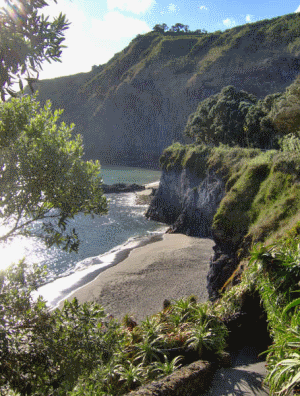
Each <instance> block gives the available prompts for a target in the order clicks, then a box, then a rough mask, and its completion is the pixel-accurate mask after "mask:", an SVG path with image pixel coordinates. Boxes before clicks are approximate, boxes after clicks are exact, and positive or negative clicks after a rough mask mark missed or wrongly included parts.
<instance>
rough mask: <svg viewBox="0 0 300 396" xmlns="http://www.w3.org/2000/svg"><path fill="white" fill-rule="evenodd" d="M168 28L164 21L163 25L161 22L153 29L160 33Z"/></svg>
mask: <svg viewBox="0 0 300 396" xmlns="http://www.w3.org/2000/svg"><path fill="white" fill-rule="evenodd" d="M168 29H169V28H168V26H167V25H166V24H165V23H163V24H161V25H160V24H157V25H155V26H154V28H153V31H154V32H159V33H164V32H165V31H166V30H168Z"/></svg>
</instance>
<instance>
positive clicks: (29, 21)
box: [0, 0, 69, 101]
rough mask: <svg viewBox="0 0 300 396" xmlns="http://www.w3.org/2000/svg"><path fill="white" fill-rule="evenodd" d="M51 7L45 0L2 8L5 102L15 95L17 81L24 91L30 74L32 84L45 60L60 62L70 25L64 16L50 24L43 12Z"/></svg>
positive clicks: (0, 81)
mask: <svg viewBox="0 0 300 396" xmlns="http://www.w3.org/2000/svg"><path fill="white" fill-rule="evenodd" d="M54 1H55V2H56V0H54ZM47 5H48V3H47V2H46V1H44V0H31V1H27V0H18V1H17V2H14V1H11V0H4V7H2V8H1V9H0V31H1V39H0V53H1V61H0V94H1V99H2V100H3V101H4V99H5V95H6V93H8V94H11V95H13V96H14V95H15V92H14V91H13V90H12V88H11V86H12V84H13V83H14V82H15V79H16V78H17V79H18V80H19V84H20V89H21V90H22V89H23V84H22V79H21V76H22V75H24V74H25V73H27V82H28V83H29V84H30V85H31V84H32V82H33V81H35V79H36V78H37V76H38V71H39V70H40V69H41V64H42V62H43V61H45V60H47V61H48V62H51V61H59V58H60V55H61V52H62V48H63V45H62V42H63V41H64V30H66V29H67V27H68V25H69V23H68V22H67V20H66V17H65V15H62V14H60V15H59V16H58V17H57V18H54V20H53V21H52V22H50V21H49V18H48V17H45V16H44V15H43V14H41V13H40V10H41V9H43V8H44V7H45V6H47ZM33 73H34V74H33Z"/></svg>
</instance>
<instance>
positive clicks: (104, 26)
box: [90, 11, 151, 42]
mask: <svg viewBox="0 0 300 396" xmlns="http://www.w3.org/2000/svg"><path fill="white" fill-rule="evenodd" d="M150 30H151V28H150V27H149V26H148V25H147V23H146V22H144V21H141V20H139V19H136V18H132V17H126V16H125V15H122V14H121V13H119V12H118V11H113V12H108V13H107V14H106V15H105V16H104V19H103V20H99V19H93V20H92V26H91V31H90V34H91V39H92V40H94V41H95V42H103V41H104V42H106V41H118V40H120V36H121V37H122V38H124V37H126V38H131V37H134V36H136V35H137V34H141V33H146V32H149V31H150ZM103 37H105V39H104V40H103Z"/></svg>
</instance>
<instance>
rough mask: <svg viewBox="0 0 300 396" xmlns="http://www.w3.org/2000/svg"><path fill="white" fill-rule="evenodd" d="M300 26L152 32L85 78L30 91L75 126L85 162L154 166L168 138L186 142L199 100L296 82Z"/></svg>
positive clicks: (293, 19) (291, 18)
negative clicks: (229, 90) (228, 90)
mask: <svg viewBox="0 0 300 396" xmlns="http://www.w3.org/2000/svg"><path fill="white" fill-rule="evenodd" d="M299 22H300V15H299V14H298V13H295V14H290V15H285V16H282V17H278V18H274V19H271V20H264V21H259V22H255V23H249V24H246V25H243V26H237V27H235V28H232V29H228V30H226V31H224V32H221V31H219V32H214V33H207V34H204V33H203V34H191V33H164V34H162V33H156V32H150V33H147V34H145V35H141V36H137V37H136V38H135V39H134V40H132V42H131V43H130V44H129V46H128V47H126V48H125V49H124V50H123V51H121V52H120V53H117V54H116V55H115V56H114V57H113V58H112V59H111V60H110V61H109V62H108V63H107V64H105V65H101V66H99V67H98V68H97V67H96V68H93V70H92V71H91V72H89V73H81V74H78V75H74V76H68V77H61V78H58V79H52V80H43V81H40V82H39V83H38V84H36V85H35V88H37V89H38V90H39V92H40V94H39V100H40V101H41V102H42V103H43V102H45V100H46V99H48V98H49V99H51V101H52V102H53V105H54V107H55V108H64V109H65V112H64V116H63V119H64V120H65V121H66V122H68V123H71V122H74V123H75V124H76V129H75V131H76V132H77V133H80V134H82V135H83V141H84V145H85V152H86V158H89V159H90V158H92V159H100V161H101V162H102V163H115V164H127V165H139V166H157V163H158V158H159V156H160V155H161V153H162V151H163V150H164V149H165V148H166V147H168V146H169V145H170V144H171V143H172V141H174V140H175V141H181V142H183V141H184V139H183V137H182V131H183V129H184V126H185V125H186V121H187V118H188V116H189V115H190V114H191V113H193V112H194V111H195V110H196V108H197V105H198V103H199V102H200V101H202V100H204V99H206V98H208V97H210V96H211V95H213V94H216V93H218V92H220V91H221V89H222V88H223V87H224V86H227V85H234V86H235V87H236V89H237V90H240V89H243V90H246V91H248V92H249V93H252V94H255V95H256V96H257V97H258V98H262V97H264V96H266V95H267V94H272V93H275V92H282V91H283V90H284V89H285V88H286V87H287V86H288V85H289V84H290V83H291V82H292V81H293V80H294V79H295V77H296V75H297V74H299V70H300V29H299V26H300V23H299ZM185 142H188V141H185Z"/></svg>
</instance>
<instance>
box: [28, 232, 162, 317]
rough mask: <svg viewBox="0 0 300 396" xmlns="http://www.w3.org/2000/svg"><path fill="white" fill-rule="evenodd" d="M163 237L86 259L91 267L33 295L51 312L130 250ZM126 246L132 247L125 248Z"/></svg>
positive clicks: (116, 263)
mask: <svg viewBox="0 0 300 396" xmlns="http://www.w3.org/2000/svg"><path fill="white" fill-rule="evenodd" d="M163 235H164V234H163V233H158V234H157V235H155V234H154V235H153V234H152V235H150V236H148V237H141V238H140V240H139V241H138V240H136V241H131V243H130V242H129V241H127V242H125V244H124V245H121V246H125V248H124V249H121V250H119V251H117V252H116V253H113V252H112V251H109V252H107V253H104V254H103V255H100V256H95V257H89V258H88V259H89V260H91V261H92V262H93V264H92V265H91V266H89V267H87V268H86V269H83V270H79V271H75V272H74V273H72V274H70V275H66V276H61V277H59V278H57V279H55V280H54V281H52V282H49V283H46V284H44V285H42V286H41V287H39V288H38V290H37V291H36V292H34V294H33V295H36V296H38V295H41V296H42V297H43V298H44V299H45V300H46V301H47V303H48V304H49V308H50V309H51V310H52V309H55V308H57V307H58V306H59V305H60V304H61V303H62V302H63V301H64V300H66V299H67V298H68V297H69V295H71V294H72V293H74V292H76V291H77V290H79V289H80V288H82V287H85V286H87V285H88V284H89V283H90V282H92V281H93V280H94V279H96V278H97V277H98V276H99V275H100V274H101V273H102V272H104V271H107V270H108V269H109V268H111V267H114V266H116V265H118V264H119V263H121V262H122V261H123V260H125V259H126V258H127V257H128V256H129V254H130V252H131V251H132V250H134V249H137V248H139V247H142V246H146V245H148V244H151V243H155V242H157V241H160V240H162V239H163ZM127 244H129V245H130V244H133V245H131V246H130V247H126V245H127ZM112 250H114V249H112ZM111 256H113V258H112V259H111V258H110V257H111ZM101 258H104V260H105V259H106V260H108V262H107V263H106V262H105V261H102V260H101ZM85 260H86V259H85ZM85 260H83V261H85Z"/></svg>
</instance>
